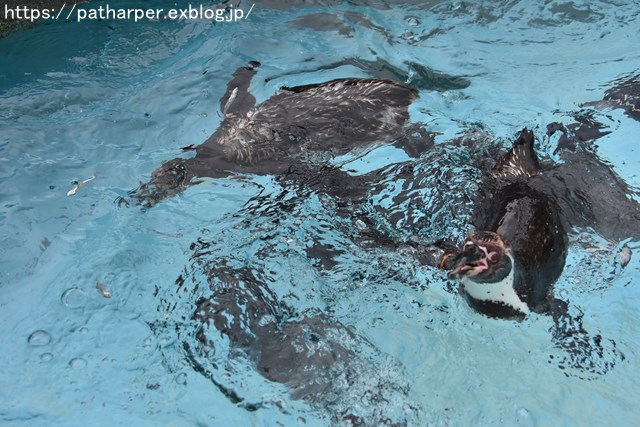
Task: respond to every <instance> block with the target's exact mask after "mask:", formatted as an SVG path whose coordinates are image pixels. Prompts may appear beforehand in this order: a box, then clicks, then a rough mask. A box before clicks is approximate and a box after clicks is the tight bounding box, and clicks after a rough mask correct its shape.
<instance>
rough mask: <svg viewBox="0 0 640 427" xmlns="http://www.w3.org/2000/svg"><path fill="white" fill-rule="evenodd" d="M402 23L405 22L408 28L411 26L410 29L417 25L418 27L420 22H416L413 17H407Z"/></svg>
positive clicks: (416, 19)
mask: <svg viewBox="0 0 640 427" xmlns="http://www.w3.org/2000/svg"><path fill="white" fill-rule="evenodd" d="M404 21H405V22H406V23H407V24H408V25H410V26H412V27H415V26H417V25H420V20H418V18H416V17H415V16H407V17H406V18H405V19H404Z"/></svg>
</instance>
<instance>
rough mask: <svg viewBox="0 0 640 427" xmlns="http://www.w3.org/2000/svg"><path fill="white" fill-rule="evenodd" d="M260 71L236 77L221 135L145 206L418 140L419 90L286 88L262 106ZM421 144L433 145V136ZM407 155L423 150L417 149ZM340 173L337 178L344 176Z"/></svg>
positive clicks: (158, 186) (168, 171)
mask: <svg viewBox="0 0 640 427" xmlns="http://www.w3.org/2000/svg"><path fill="white" fill-rule="evenodd" d="M259 65H260V64H259V63H257V62H252V63H250V64H249V66H246V67H241V68H239V69H238V70H237V71H236V72H235V73H234V75H233V76H234V78H233V79H232V80H231V81H230V82H229V84H228V85H227V92H226V93H225V95H224V96H223V97H222V99H221V101H220V109H221V112H222V114H224V119H223V121H222V123H221V124H220V126H219V128H218V129H217V130H216V131H215V132H214V133H213V135H211V136H210V137H209V138H208V139H207V140H206V141H205V142H204V143H203V144H201V145H199V146H197V147H187V148H188V149H190V150H195V153H196V155H195V157H193V158H189V159H184V158H177V159H174V160H170V161H168V162H165V163H164V164H163V165H162V166H160V167H159V168H158V169H156V170H155V171H154V172H153V173H152V176H151V180H150V181H149V182H148V183H144V184H141V185H140V187H139V188H138V189H136V190H134V191H132V192H131V195H132V196H134V197H135V198H136V199H137V202H138V203H139V204H142V205H143V206H145V207H152V206H153V205H155V204H156V203H158V202H159V201H161V200H163V199H165V198H167V197H170V196H172V195H175V194H177V193H179V192H180V191H182V190H183V189H184V188H185V187H187V186H189V185H192V184H196V183H198V182H199V181H198V178H205V177H210V178H221V177H226V176H229V175H231V174H234V173H248V174H257V175H271V174H273V175H282V174H286V173H287V172H288V171H290V169H291V166H292V165H310V164H317V163H319V166H326V158H327V156H329V157H335V156H340V155H344V154H347V153H349V152H350V151H352V150H353V149H357V148H359V147H367V146H371V145H372V144H375V143H378V142H385V143H386V142H392V143H394V144H396V145H398V144H401V143H400V142H399V141H406V139H407V137H408V136H407V135H410V134H411V135H413V134H414V133H415V131H414V130H409V131H407V130H406V129H405V128H404V125H405V124H406V122H407V121H408V119H409V112H408V107H409V105H410V104H411V103H412V101H413V100H414V99H416V97H417V96H418V92H417V90H416V89H414V88H410V87H407V86H404V85H402V84H400V83H396V82H394V81H391V80H385V79H374V78H344V79H336V80H331V81H328V82H324V83H318V84H308V85H303V86H295V87H283V88H282V89H281V90H280V91H279V93H277V94H276V95H274V96H272V97H271V98H269V99H267V100H266V101H264V102H262V103H261V104H259V105H257V106H256V105H255V98H254V97H253V95H251V93H250V92H249V85H250V82H251V78H252V77H253V76H254V75H255V74H256V68H257V67H258V66H259ZM421 141H423V142H424V143H425V144H426V145H429V144H431V143H433V139H432V138H429V136H427V137H426V138H423V139H422V140H421ZM418 144H419V143H418ZM402 148H404V149H405V151H407V152H409V151H411V152H413V153H415V152H420V151H422V148H416V146H415V144H414V145H412V146H411V147H406V146H402ZM424 149H426V148H424ZM323 159H325V160H323ZM323 162H324V163H325V164H323ZM334 169H336V170H334V171H333V173H334V174H335V173H339V172H341V171H339V170H337V168H334ZM325 174H326V171H324V172H323V173H321V174H319V176H322V175H325ZM342 175H347V174H346V173H344V172H343V173H342V174H341V178H343V177H342Z"/></svg>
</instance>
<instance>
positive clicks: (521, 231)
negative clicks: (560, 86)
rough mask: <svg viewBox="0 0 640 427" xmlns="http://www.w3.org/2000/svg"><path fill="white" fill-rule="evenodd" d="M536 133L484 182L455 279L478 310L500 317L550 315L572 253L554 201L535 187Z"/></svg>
mask: <svg viewBox="0 0 640 427" xmlns="http://www.w3.org/2000/svg"><path fill="white" fill-rule="evenodd" d="M533 143H534V138H533V132H531V131H528V130H527V129H524V130H523V131H522V132H521V134H520V137H519V138H518V140H517V141H516V142H515V143H514V145H513V148H512V149H511V150H510V151H509V152H508V153H507V154H506V155H505V156H504V157H503V158H502V159H501V160H500V161H499V163H498V165H497V166H496V167H495V168H494V170H493V171H492V172H491V173H490V174H489V175H488V176H487V177H486V178H485V179H484V181H483V183H482V188H481V191H480V192H479V193H478V196H477V198H476V203H475V208H474V212H473V214H472V219H471V222H472V224H473V226H474V227H475V229H476V230H478V231H477V232H475V233H472V234H471V235H470V236H469V237H468V238H467V239H466V240H465V242H464V244H463V247H462V251H461V252H460V254H459V255H458V256H457V259H456V262H455V266H454V268H453V272H452V273H451V275H452V276H457V277H458V278H460V280H461V283H462V287H463V291H464V293H465V296H466V297H467V299H468V300H469V302H470V303H471V305H472V306H474V308H476V309H478V310H479V311H481V312H483V313H485V314H487V315H491V316H496V317H505V313H506V314H516V315H518V314H519V315H521V314H527V313H528V312H529V311H544V310H545V309H546V306H547V302H548V296H549V295H550V289H551V286H552V284H553V282H554V281H555V280H556V279H557V278H558V277H559V276H560V274H561V273H562V269H563V267H564V263H565V259H566V254H567V237H566V232H565V231H564V228H563V227H562V223H561V220H560V215H559V210H558V208H557V206H556V203H555V202H554V200H553V199H552V198H550V197H549V196H547V195H546V194H543V193H541V192H539V191H537V190H535V189H534V188H532V187H531V186H530V185H529V183H530V180H531V178H533V177H535V176H537V175H538V173H539V170H540V167H539V162H538V159H537V156H536V154H535V151H534V149H533Z"/></svg>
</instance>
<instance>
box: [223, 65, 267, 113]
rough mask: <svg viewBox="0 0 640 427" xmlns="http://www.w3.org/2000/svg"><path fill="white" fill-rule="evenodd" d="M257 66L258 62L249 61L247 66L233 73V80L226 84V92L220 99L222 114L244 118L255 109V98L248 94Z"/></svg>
mask: <svg viewBox="0 0 640 427" xmlns="http://www.w3.org/2000/svg"><path fill="white" fill-rule="evenodd" d="M259 66H260V63H259V62H256V61H251V62H250V63H249V65H248V66H245V67H240V68H238V69H237V70H236V71H235V72H234V73H233V79H232V80H231V81H230V82H229V83H227V91H226V92H225V94H224V96H223V97H222V98H221V99H220V111H222V114H225V115H227V114H232V115H236V116H245V115H246V114H247V113H248V112H249V110H251V109H252V108H253V107H255V105H256V98H255V97H254V96H253V95H251V93H249V85H250V84H251V79H252V78H253V76H254V75H255V74H256V68H257V67H259Z"/></svg>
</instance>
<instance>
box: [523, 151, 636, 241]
mask: <svg viewBox="0 0 640 427" xmlns="http://www.w3.org/2000/svg"><path fill="white" fill-rule="evenodd" d="M562 158H563V161H564V163H562V164H559V165H557V166H555V167H554V168H552V169H550V170H548V171H547V170H545V173H544V175H540V176H539V177H536V178H534V179H533V181H532V183H531V184H532V185H533V186H534V187H535V188H536V189H538V190H540V191H543V192H545V193H547V194H550V195H551V196H552V197H553V199H554V200H555V201H556V203H557V204H558V206H559V207H560V210H561V212H562V218H563V219H564V221H565V222H566V223H565V224H564V226H565V229H566V230H571V229H572V228H574V227H577V228H593V229H594V230H595V231H596V232H597V233H598V234H600V235H601V236H602V237H604V238H605V239H607V240H610V241H614V242H617V241H621V240H624V239H627V238H633V239H634V240H636V241H637V240H640V203H638V202H637V197H638V194H637V193H636V192H635V191H634V190H633V189H632V188H630V187H629V186H628V185H627V184H626V183H625V182H624V181H623V180H622V179H621V178H620V177H619V176H618V175H617V174H616V173H615V172H614V171H613V170H612V169H611V167H610V166H609V165H607V164H606V163H604V162H603V161H602V160H601V159H599V158H598V156H597V155H595V154H594V153H591V152H588V151H585V150H578V151H576V152H565V153H563V156H562Z"/></svg>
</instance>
